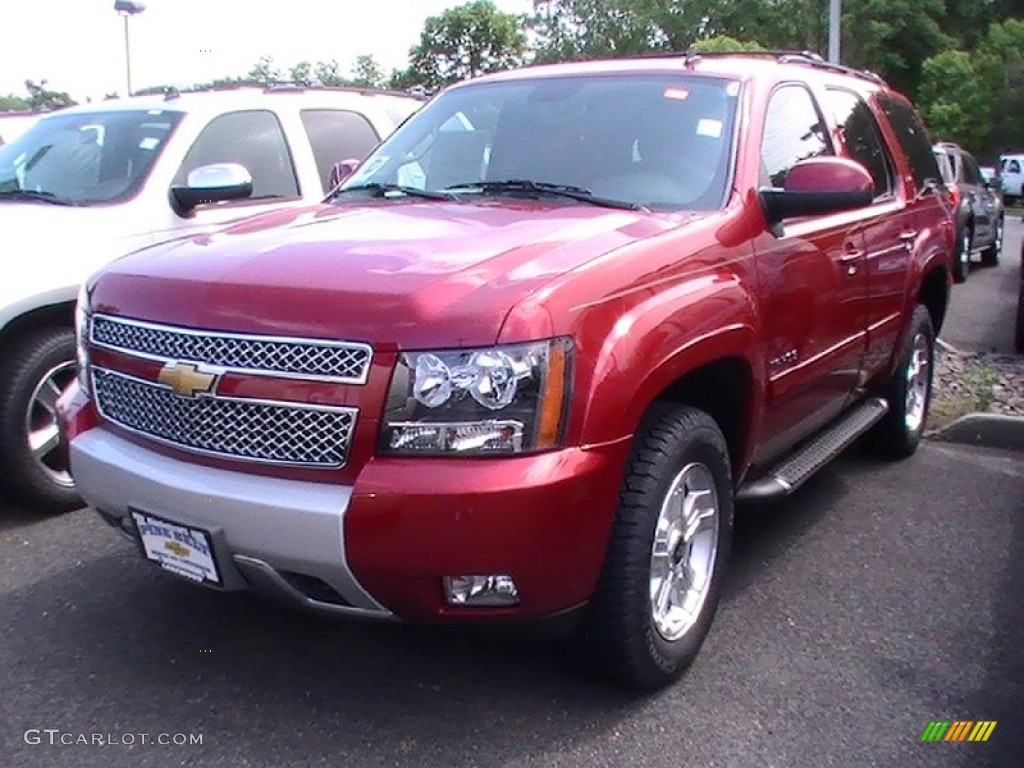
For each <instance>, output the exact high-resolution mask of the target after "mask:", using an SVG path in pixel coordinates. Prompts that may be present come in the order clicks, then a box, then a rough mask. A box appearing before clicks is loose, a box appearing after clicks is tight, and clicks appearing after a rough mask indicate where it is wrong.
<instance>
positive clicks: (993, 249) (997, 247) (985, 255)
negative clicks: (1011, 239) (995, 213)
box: [981, 218, 1003, 267]
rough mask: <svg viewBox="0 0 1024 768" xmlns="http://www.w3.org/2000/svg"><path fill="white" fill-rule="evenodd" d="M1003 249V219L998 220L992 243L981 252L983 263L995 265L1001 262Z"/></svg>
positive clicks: (988, 265) (989, 265)
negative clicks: (1000, 255)
mask: <svg viewBox="0 0 1024 768" xmlns="http://www.w3.org/2000/svg"><path fill="white" fill-rule="evenodd" d="M1002 250H1003V219H1002V218H1000V219H999V221H997V222H996V233H995V237H994V238H993V239H992V243H991V245H989V247H988V248H986V249H985V250H984V251H982V252H981V263H982V264H984V265H985V266H986V267H994V266H996V265H998V264H999V254H1000V253H1002Z"/></svg>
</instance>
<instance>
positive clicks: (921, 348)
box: [871, 305, 935, 459]
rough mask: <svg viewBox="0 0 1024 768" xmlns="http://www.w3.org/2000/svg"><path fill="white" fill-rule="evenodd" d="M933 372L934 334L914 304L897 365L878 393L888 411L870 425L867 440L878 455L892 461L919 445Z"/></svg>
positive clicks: (923, 312) (922, 310) (925, 313)
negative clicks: (872, 444) (871, 426)
mask: <svg viewBox="0 0 1024 768" xmlns="http://www.w3.org/2000/svg"><path fill="white" fill-rule="evenodd" d="M934 371H935V332H934V330H933V329H932V318H931V315H929V314H928V310H927V309H925V307H923V306H921V305H918V306H917V308H916V309H915V310H914V316H913V318H912V319H911V321H910V329H909V332H908V334H907V340H906V342H905V343H904V345H903V349H902V352H901V355H900V364H899V367H898V368H897V369H896V371H895V373H893V375H892V378H890V379H889V382H888V383H887V384H886V386H885V387H884V389H883V390H882V395H883V397H885V399H886V400H887V401H888V403H889V411H888V412H887V413H886V414H885V416H883V417H882V420H881V421H879V422H878V424H876V425H875V426H874V428H873V429H872V432H871V439H872V441H873V443H874V446H875V448H876V449H877V451H878V452H879V453H881V454H882V455H884V456H888V457H890V458H894V459H902V458H906V457H907V456H910V455H912V454H913V453H914V452H915V451H916V450H917V446H918V444H919V443H920V442H921V435H922V434H923V433H924V427H925V423H926V421H927V418H928V406H929V405H930V404H931V397H932V378H933V374H934Z"/></svg>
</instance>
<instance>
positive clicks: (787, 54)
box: [656, 45, 888, 86]
mask: <svg viewBox="0 0 1024 768" xmlns="http://www.w3.org/2000/svg"><path fill="white" fill-rule="evenodd" d="M656 55H658V56H680V55H681V56H683V57H684V61H685V64H686V65H687V66H688V65H690V64H693V63H695V62H697V61H700V60H701V59H705V58H715V57H719V56H723V57H724V56H758V57H763V58H771V59H775V60H776V61H778V62H779V63H780V64H804V65H807V66H811V67H814V68H815V69H823V70H826V71H829V72H838V73H840V74H844V75H852V76H853V77H859V78H861V79H862V80H870V81H871V82H873V83H876V84H878V85H885V86H887V85H888V83H886V82H885V80H884V79H883V78H882V77H881V76H880V75H878V74H877V73H875V72H869V71H868V70H864V69H856V68H855V67H847V66H844V65H843V64H834V63H832V62H830V61H825V59H824V58H822V56H821V54H819V53H815V52H814V51H786V50H760V51H757V50H755V51H747V50H742V49H736V50H734V51H700V50H697V48H696V47H695V46H692V45H691V46H690V47H689V48H688V49H687V51H686V53H684V54H679V53H664V54H656Z"/></svg>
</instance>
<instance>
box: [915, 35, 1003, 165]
mask: <svg viewBox="0 0 1024 768" xmlns="http://www.w3.org/2000/svg"><path fill="white" fill-rule="evenodd" d="M921 69H922V73H921V74H922V79H921V88H920V102H921V114H922V117H923V118H924V121H925V123H926V124H927V125H928V128H929V131H930V132H931V134H932V138H933V139H935V140H938V141H955V142H956V143H958V144H961V145H963V146H964V147H980V146H982V145H983V144H984V143H985V141H986V139H987V137H988V132H989V125H988V120H987V117H988V115H989V114H991V111H992V101H991V92H990V89H988V88H984V87H979V77H980V74H979V72H978V67H977V59H976V57H972V56H971V55H970V54H969V53H967V52H966V51H955V50H947V51H943V52H942V53H940V54H937V55H935V56H932V57H931V58H929V59H927V60H926V61H925V62H924V64H923V65H922V68H921Z"/></svg>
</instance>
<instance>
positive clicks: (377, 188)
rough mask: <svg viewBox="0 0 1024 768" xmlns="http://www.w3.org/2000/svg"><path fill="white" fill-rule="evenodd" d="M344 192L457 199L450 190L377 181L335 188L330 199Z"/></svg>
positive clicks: (431, 198)
mask: <svg viewBox="0 0 1024 768" xmlns="http://www.w3.org/2000/svg"><path fill="white" fill-rule="evenodd" d="M346 192H375V193H377V194H378V195H380V196H381V197H384V196H386V195H387V194H388V193H392V194H395V193H397V194H402V195H408V196H409V197H422V198H425V199H427V200H458V198H457V197H456V196H455V195H453V194H451V193H450V192H431V191H430V190H428V189H418V188H416V187H405V186H402V185H401V184H380V183H378V182H375V181H374V182H370V183H369V184H359V185H357V186H354V187H344V188H343V189H336V190H335V191H334V192H333V193H332V194H331V199H334V198H335V197H338V196H339V195H344V194H345V193H346Z"/></svg>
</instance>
